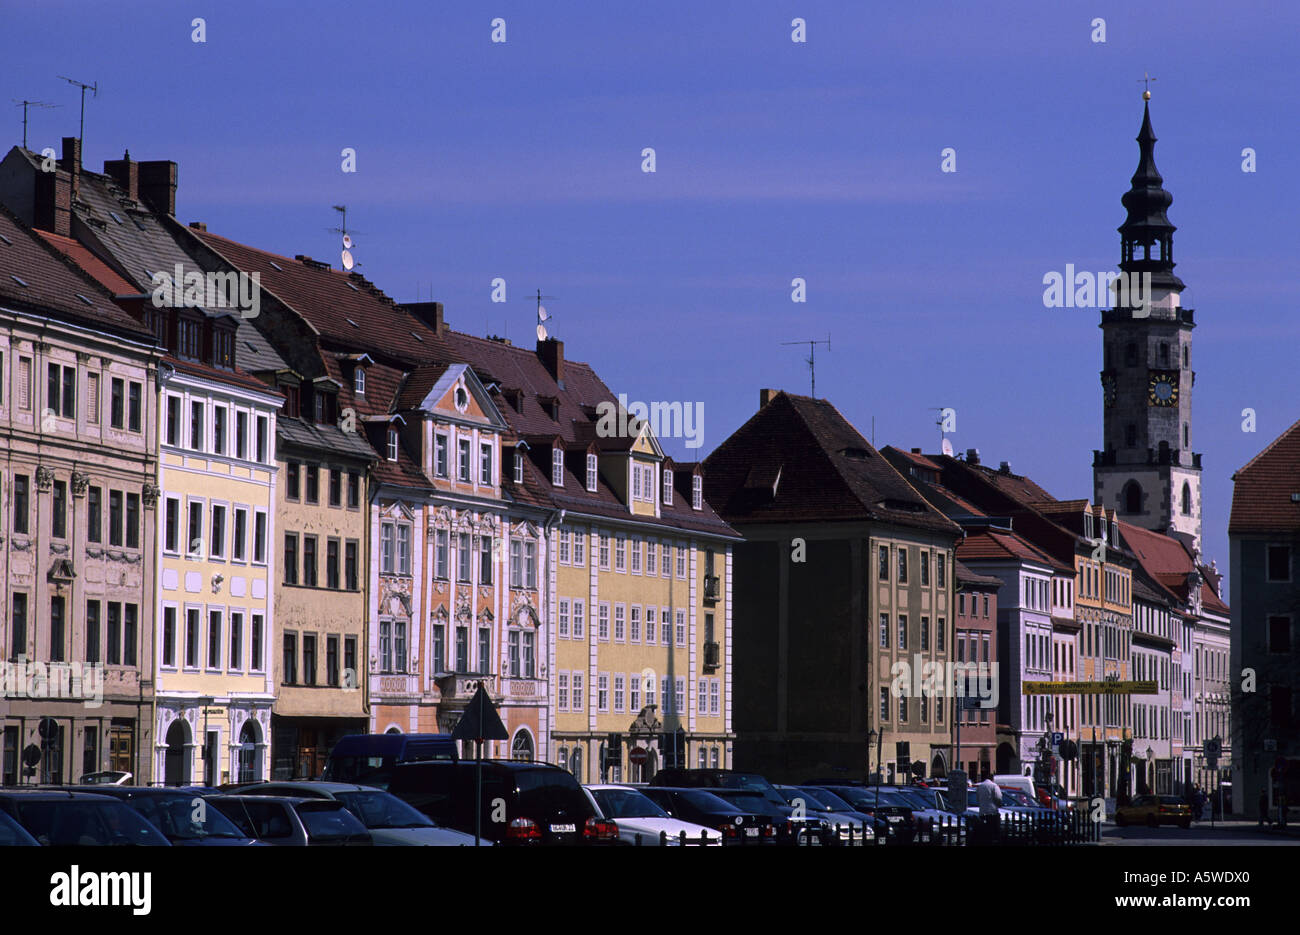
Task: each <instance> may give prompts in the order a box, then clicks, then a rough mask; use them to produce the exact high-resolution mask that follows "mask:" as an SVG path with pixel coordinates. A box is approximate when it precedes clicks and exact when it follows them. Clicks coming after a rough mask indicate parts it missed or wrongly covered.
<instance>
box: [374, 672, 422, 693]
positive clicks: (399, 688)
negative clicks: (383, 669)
mask: <svg viewBox="0 0 1300 935" xmlns="http://www.w3.org/2000/svg"><path fill="white" fill-rule="evenodd" d="M370 678H371V682H370V684H371V685H373V686H374V690H375V694H376V695H388V696H401V697H407V698H411V697H414V698H418V697H419V696H420V677H419V676H418V675H384V674H376V675H372V676H371V677H370Z"/></svg>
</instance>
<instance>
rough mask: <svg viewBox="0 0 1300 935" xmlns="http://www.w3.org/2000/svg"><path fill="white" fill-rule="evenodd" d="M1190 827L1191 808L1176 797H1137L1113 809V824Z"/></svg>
mask: <svg viewBox="0 0 1300 935" xmlns="http://www.w3.org/2000/svg"><path fill="white" fill-rule="evenodd" d="M1142 823H1145V824H1147V825H1150V826H1151V827H1152V828H1155V827H1158V826H1159V825H1178V826H1179V827H1180V828H1190V827H1191V826H1192V807H1191V806H1190V805H1188V804H1187V803H1186V802H1184V801H1183V800H1182V799H1180V798H1179V797H1178V796H1176V795H1139V796H1135V797H1134V798H1133V801H1132V802H1130V803H1129V804H1128V805H1121V806H1120V807H1119V808H1117V809H1115V824H1117V825H1120V826H1121V827H1123V826H1124V825H1129V824H1142Z"/></svg>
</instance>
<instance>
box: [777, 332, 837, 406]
mask: <svg viewBox="0 0 1300 935" xmlns="http://www.w3.org/2000/svg"><path fill="white" fill-rule="evenodd" d="M781 343H782V344H783V345H790V344H807V345H808V356H807V358H805V359H806V361H807V363H808V376H809V379H810V380H811V381H812V393H811V395H812V397H813V399H816V398H817V345H818V344H825V345H826V350H828V351H829V350H830V349H831V333H830V332H829V331H828V332H826V340H825V341H782V342H781Z"/></svg>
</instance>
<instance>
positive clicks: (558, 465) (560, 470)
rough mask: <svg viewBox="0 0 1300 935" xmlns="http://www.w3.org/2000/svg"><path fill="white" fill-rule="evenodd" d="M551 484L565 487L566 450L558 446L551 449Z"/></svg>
mask: <svg viewBox="0 0 1300 935" xmlns="http://www.w3.org/2000/svg"><path fill="white" fill-rule="evenodd" d="M551 483H552V484H554V485H555V486H556V487H563V486H564V449H563V448H561V447H559V446H558V445H557V446H555V447H553V448H552V449H551Z"/></svg>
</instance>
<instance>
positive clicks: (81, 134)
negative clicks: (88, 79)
mask: <svg viewBox="0 0 1300 935" xmlns="http://www.w3.org/2000/svg"><path fill="white" fill-rule="evenodd" d="M58 77H60V78H62V79H63V80H64V81H66V82H67V83H68V84H71V85H75V86H76V87H78V88H81V127H80V128H79V129H78V130H77V139H79V140H81V151H82V153H83V154H84V153H85V151H86V92H87V91H89V92H90V93H91V96H92V97H99V82H98V81H96V82H95V83H94V84H86V83H85V82H82V81H74V80H73V79H72V78H68V77H66V76H65V75H59V76H58ZM83 157H84V155H83Z"/></svg>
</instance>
